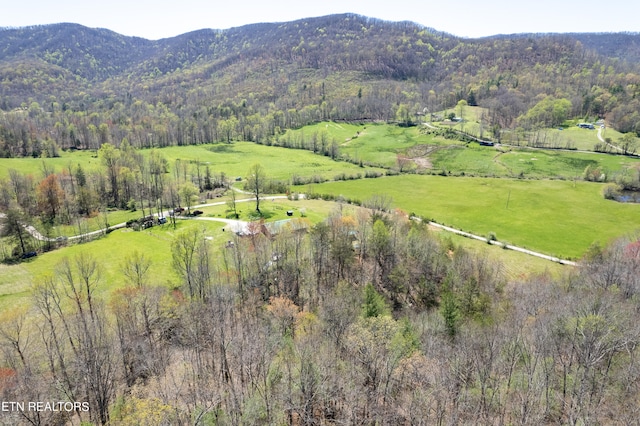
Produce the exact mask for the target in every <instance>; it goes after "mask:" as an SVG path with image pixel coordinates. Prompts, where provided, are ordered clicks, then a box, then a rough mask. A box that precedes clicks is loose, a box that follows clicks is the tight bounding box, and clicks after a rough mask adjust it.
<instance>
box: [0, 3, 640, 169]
mask: <svg viewBox="0 0 640 426" xmlns="http://www.w3.org/2000/svg"><path fill="white" fill-rule="evenodd" d="M639 38H640V36H638V35H636V34H627V33H624V34H566V35H558V34H528V35H517V36H495V37H489V38H483V39H463V38H459V37H456V36H453V35H450V34H446V33H442V32H437V31H435V30H433V29H430V28H425V27H422V26H420V25H417V24H414V23H411V22H395V23H394V22H386V21H381V20H377V19H371V18H366V17H363V16H358V15H352V14H344V15H332V16H325V17H320V18H310V19H303V20H299V21H294V22H286V23H278V24H254V25H247V26H243V27H238V28H232V29H228V30H200V31H194V32H191V33H187V34H183V35H180V36H177V37H172V38H167V39H162V40H157V41H150V40H145V39H141V38H135V37H126V36H122V35H119V34H116V33H114V32H112V31H109V30H105V29H91V28H86V27H83V26H80V25H77V24H56V25H48V26H37V27H27V28H16V29H4V30H0V110H1V111H2V114H1V115H0V155H2V156H5V157H7V156H9V157H13V156H30V155H34V156H39V155H42V154H43V153H44V154H45V155H46V154H47V153H48V152H47V148H48V149H49V150H51V149H52V148H50V147H52V146H55V147H57V148H71V147H74V148H81V149H82V148H92V149H97V148H99V147H100V145H101V144H103V143H105V142H111V143H114V144H116V145H119V143H120V142H121V141H122V139H123V138H125V137H126V138H127V139H128V140H129V141H130V142H131V143H132V144H133V145H134V146H137V147H148V146H166V145H174V144H178V145H183V144H197V143H205V142H212V141H230V140H239V139H243V140H250V141H254V142H260V143H265V142H268V141H269V140H270V139H271V138H273V137H274V136H276V135H277V134H279V133H280V132H281V131H282V130H283V129H286V128H296V127H300V126H302V125H305V124H309V123H311V122H315V121H319V120H396V119H398V116H399V115H402V114H405V113H404V112H406V114H405V115H406V118H407V119H409V120H410V119H412V118H415V114H416V113H422V112H424V111H427V110H428V111H431V112H433V111H438V110H442V109H444V108H452V107H454V106H455V105H456V104H457V102H458V101H460V100H467V101H468V102H469V103H470V104H472V105H475V104H477V105H480V106H483V107H486V108H488V109H489V111H490V113H489V114H488V116H487V121H488V122H489V123H490V126H491V128H492V129H493V130H494V131H497V130H499V129H501V128H513V127H516V126H527V127H535V126H538V125H548V124H550V123H544V122H542V123H539V122H535V121H531V120H529V119H524V120H523V119H521V118H522V117H525V116H526V115H527V112H528V111H529V110H530V109H531V108H533V107H534V106H535V105H536V104H538V103H539V102H540V101H541V100H542V99H545V98H548V97H550V98H551V100H558V101H563V102H564V101H565V100H566V101H568V102H569V103H570V108H569V111H568V116H569V117H572V118H577V117H580V118H582V117H585V118H605V119H607V120H608V122H609V124H610V125H612V126H614V127H616V128H617V129H618V130H620V131H622V132H638V131H639V130H640V124H639V123H640V115H639V114H638V110H640V104H639V101H638V93H639V92H640V65H639V64H638V57H639V55H638V50H639V49H638V39H639Z"/></svg>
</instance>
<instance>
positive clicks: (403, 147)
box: [289, 122, 457, 167]
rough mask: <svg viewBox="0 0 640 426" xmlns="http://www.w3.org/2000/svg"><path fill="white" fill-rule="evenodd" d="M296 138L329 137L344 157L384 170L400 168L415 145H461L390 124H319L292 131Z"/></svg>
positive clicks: (414, 128)
mask: <svg viewBox="0 0 640 426" xmlns="http://www.w3.org/2000/svg"><path fill="white" fill-rule="evenodd" d="M289 132H290V134H291V137H292V138H305V139H309V138H311V137H312V135H313V134H318V135H320V134H323V133H325V134H326V135H327V136H328V138H329V140H331V139H335V140H336V141H338V143H339V145H340V154H341V155H345V156H348V157H349V158H352V159H355V160H356V161H362V162H363V163H365V164H375V165H381V166H384V167H394V166H396V164H397V163H396V159H397V155H398V154H401V153H406V151H407V150H408V149H409V148H411V147H413V146H415V145H420V144H422V145H425V144H428V145H450V144H457V141H451V140H446V139H443V138H441V137H434V136H432V135H425V134H422V133H421V132H420V127H419V126H415V127H399V126H396V125H390V124H374V123H367V124H343V123H330V122H324V123H318V124H314V125H311V126H306V127H304V128H302V129H299V130H290V131H289Z"/></svg>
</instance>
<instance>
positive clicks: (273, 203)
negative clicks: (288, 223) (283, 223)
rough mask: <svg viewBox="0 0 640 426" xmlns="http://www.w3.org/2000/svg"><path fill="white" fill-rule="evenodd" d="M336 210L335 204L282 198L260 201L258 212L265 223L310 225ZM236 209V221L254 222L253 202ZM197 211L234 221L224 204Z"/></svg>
mask: <svg viewBox="0 0 640 426" xmlns="http://www.w3.org/2000/svg"><path fill="white" fill-rule="evenodd" d="M335 208H336V205H335V203H332V202H328V201H322V200H296V201H294V200H287V199H282V198H275V199H270V198H269V197H267V198H266V199H265V200H262V201H260V211H261V213H262V218H263V219H264V220H265V221H268V222H273V221H276V220H284V219H292V218H301V217H303V218H305V219H306V220H308V221H309V222H310V223H313V224H315V223H318V222H321V221H323V220H324V219H325V218H326V217H327V216H328V215H329V213H330V212H331V211H332V210H334V209H335ZM236 209H237V211H238V215H239V217H238V219H239V220H244V221H251V220H256V214H255V201H254V200H253V199H249V200H248V201H242V202H240V199H239V200H238V201H237V206H236ZM199 210H202V211H203V212H204V216H205V217H214V218H222V219H235V217H234V216H233V212H232V211H231V210H230V209H229V207H228V206H227V205H226V204H223V205H217V206H209V207H201V208H199ZM287 211H292V212H293V216H288V215H287Z"/></svg>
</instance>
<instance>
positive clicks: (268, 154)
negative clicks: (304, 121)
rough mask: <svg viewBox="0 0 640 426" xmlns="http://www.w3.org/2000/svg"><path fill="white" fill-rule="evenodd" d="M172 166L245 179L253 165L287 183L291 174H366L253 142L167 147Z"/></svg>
mask: <svg viewBox="0 0 640 426" xmlns="http://www.w3.org/2000/svg"><path fill="white" fill-rule="evenodd" d="M160 152H161V153H162V154H163V155H164V156H165V157H166V158H167V159H168V160H169V163H170V164H173V163H174V162H175V160H177V159H180V160H181V161H187V162H190V163H195V162H196V161H200V163H201V164H203V165H209V167H210V168H211V171H212V172H213V173H220V172H224V173H225V174H226V175H227V176H231V177H233V176H245V175H246V173H247V171H248V170H249V167H251V165H252V164H254V163H260V164H262V165H263V166H264V169H265V172H266V173H267V176H268V177H269V178H272V179H279V180H288V179H289V178H290V177H291V175H292V174H294V173H295V174H297V175H299V176H315V175H317V176H322V177H324V178H325V179H333V178H334V177H335V176H336V175H338V174H340V173H346V174H355V173H364V172H363V169H362V168H361V167H358V166H357V165H354V164H350V163H347V162H336V161H333V160H331V159H330V158H329V157H324V156H322V155H318V154H314V153H312V152H310V151H305V150H298V149H287V148H280V147H273V146H264V145H257V144H254V143H251V142H236V143H233V144H215V145H198V146H192V147H168V148H163V149H162V150H161V151H160Z"/></svg>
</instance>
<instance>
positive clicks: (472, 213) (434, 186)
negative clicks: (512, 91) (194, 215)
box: [301, 175, 640, 259]
mask: <svg viewBox="0 0 640 426" xmlns="http://www.w3.org/2000/svg"><path fill="white" fill-rule="evenodd" d="M602 187H603V185H602V184H597V183H589V182H573V181H561V180H520V179H491V178H469V177H442V176H418V175H410V176H394V177H384V178H378V179H364V180H358V181H348V182H327V183H324V184H317V185H310V186H308V187H307V188H306V191H310V192H315V193H319V194H332V195H334V196H340V195H341V196H343V197H345V198H349V199H352V200H359V201H363V200H366V199H367V198H369V197H371V196H372V195H373V194H387V195H389V196H390V197H392V199H393V203H392V204H393V207H396V208H400V209H402V210H405V211H406V212H407V213H414V214H416V215H419V216H422V217H425V218H427V219H432V220H434V221H436V222H438V223H442V224H445V225H448V226H452V227H455V228H458V229H462V230H464V231H467V232H471V233H474V234H478V235H483V236H486V235H487V234H488V233H489V232H494V233H495V234H496V236H497V238H498V240H500V241H503V242H507V243H509V244H514V245H518V246H521V247H525V248H528V249H532V250H536V251H540V252H542V253H545V254H549V255H554V256H558V257H561V258H572V259H576V258H580V257H581V256H582V255H584V253H585V251H586V250H587V249H588V248H589V246H590V245H591V244H593V243H594V242H599V243H601V244H603V245H604V244H607V243H609V242H610V241H612V240H613V239H615V238H617V237H620V236H622V235H625V234H629V233H633V232H636V231H637V230H639V229H640V205H637V204H624V203H618V202H615V201H609V200H605V199H604V198H603V196H602V193H601V192H602ZM301 190H302V189H301Z"/></svg>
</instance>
